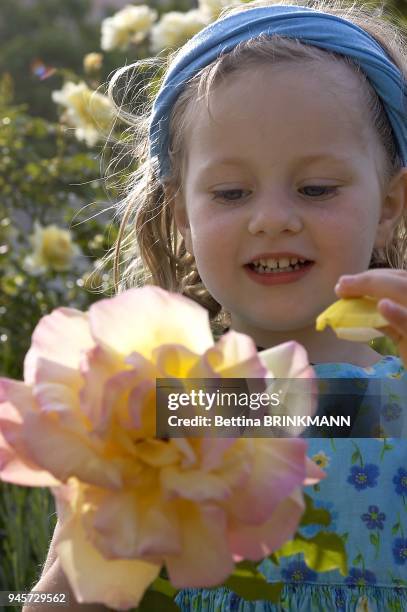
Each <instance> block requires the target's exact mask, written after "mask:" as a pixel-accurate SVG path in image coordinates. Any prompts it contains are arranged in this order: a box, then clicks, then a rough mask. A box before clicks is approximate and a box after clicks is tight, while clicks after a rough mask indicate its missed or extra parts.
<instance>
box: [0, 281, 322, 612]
mask: <svg viewBox="0 0 407 612" xmlns="http://www.w3.org/2000/svg"><path fill="white" fill-rule="evenodd" d="M275 372H278V375H279V376H285V377H286V378H288V377H305V378H310V377H312V376H313V371H312V369H311V368H310V367H309V365H308V361H307V356H306V353H305V351H304V349H303V348H302V347H301V346H299V345H298V344H296V343H294V342H289V343H287V344H284V345H280V346H279V347H276V349H269V350H267V351H264V352H263V353H261V354H258V353H257V351H256V347H255V345H254V343H253V341H252V340H251V339H250V338H248V337H247V336H245V335H243V334H239V333H236V332H233V331H231V332H229V333H227V334H225V335H224V336H223V337H222V338H221V340H220V341H219V342H218V343H217V344H214V342H213V338H212V334H211V331H210V326H209V321H208V315H207V312H206V311H205V310H204V309H203V308H201V307H200V306H198V305H197V304H195V303H194V302H192V301H190V300H188V299H186V298H184V297H182V296H180V295H177V294H169V293H167V292H166V291H164V290H162V289H159V288H155V287H146V288H143V289H132V290H129V291H127V292H125V293H122V294H120V295H119V296H116V297H114V298H111V299H105V300H101V301H99V302H97V303H96V304H94V305H92V306H91V307H90V309H89V311H88V312H87V313H82V312H80V311H77V310H74V309H71V308H59V309H57V310H55V311H54V312H53V313H51V314H50V315H48V316H45V317H44V318H43V319H42V320H41V321H40V322H39V324H38V326H37V327H36V329H35V331H34V334H33V337H32V345H31V348H30V350H29V351H28V353H27V355H26V358H25V362H24V382H17V381H13V380H10V379H5V378H3V379H0V477H1V479H3V480H4V481H8V482H14V483H16V484H20V485H30V486H46V487H51V488H52V492H53V493H54V495H55V498H56V502H57V509H58V516H59V523H60V529H59V535H58V541H57V553H58V556H59V559H60V562H61V565H62V568H63V570H64V572H65V574H66V576H67V578H68V580H69V582H70V585H71V587H72V589H73V592H74V594H75V597H76V598H77V600H78V601H79V602H100V603H103V604H105V605H107V606H110V607H112V608H115V609H123V610H125V609H128V608H131V607H134V606H137V605H138V603H139V601H140V600H141V598H142V596H143V594H144V592H145V590H146V589H147V588H148V586H149V585H150V584H151V582H152V581H154V579H155V578H156V577H157V576H158V574H159V572H160V569H161V567H162V566H163V565H165V566H166V568H167V572H168V575H169V578H170V581H171V583H172V584H173V585H174V586H175V587H177V588H181V587H203V586H207V587H208V586H215V585H217V584H220V583H222V582H223V581H224V580H225V579H226V578H227V577H228V576H229V574H230V573H231V572H232V571H233V567H234V563H235V562H236V561H238V560H240V559H242V558H245V559H251V560H260V559H262V558H264V557H265V556H266V555H268V554H270V553H271V552H272V551H273V550H275V549H277V548H279V547H280V546H281V545H282V544H283V543H284V542H285V541H286V540H287V539H289V538H290V537H291V536H292V535H293V533H294V532H295V530H296V527H297V525H298V522H299V519H300V517H301V514H302V512H303V510H304V503H303V498H302V485H304V484H311V483H314V482H316V481H317V480H319V479H320V478H321V477H322V476H323V472H321V470H320V469H319V468H318V467H317V466H315V464H313V463H312V462H311V461H310V460H309V459H307V458H306V442H305V441H304V440H301V439H263V438H253V439H246V438H239V439H234V438H228V439H226V438H225V439H223V438H178V439H175V438H174V439H168V440H162V439H157V438H155V382H156V378H165V377H172V378H174V377H175V378H209V377H213V376H216V377H222V376H223V377H225V376H227V377H245V378H263V377H264V378H266V377H267V378H271V377H273V375H274V374H275Z"/></svg>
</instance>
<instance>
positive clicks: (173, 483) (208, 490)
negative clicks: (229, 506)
mask: <svg viewBox="0 0 407 612" xmlns="http://www.w3.org/2000/svg"><path fill="white" fill-rule="evenodd" d="M160 476H161V486H162V487H163V490H164V492H166V493H167V494H168V496H169V498H170V499H171V498H172V497H173V496H179V497H183V498H184V499H191V500H194V501H197V502H202V501H207V500H222V499H226V498H227V497H229V496H230V494H231V490H230V487H229V486H228V484H227V482H225V481H224V480H222V479H221V478H219V476H216V475H215V474H208V473H204V472H202V470H191V469H190V470H187V471H181V470H179V469H177V468H175V467H173V466H168V467H164V468H163V469H162V470H161V474H160Z"/></svg>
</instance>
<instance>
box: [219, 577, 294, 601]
mask: <svg viewBox="0 0 407 612" xmlns="http://www.w3.org/2000/svg"><path fill="white" fill-rule="evenodd" d="M224 585H225V586H226V587H227V588H229V589H230V590H231V591H233V592H234V593H236V594H237V595H239V596H240V597H243V599H246V600H249V601H253V600H256V599H261V600H267V601H272V602H274V603H278V601H279V599H280V593H281V589H282V588H283V585H282V583H281V582H277V583H274V584H272V583H270V582H267V580H266V578H265V577H264V576H263V575H262V574H260V572H256V574H253V573H251V572H250V571H247V570H235V571H234V572H233V574H232V575H231V576H229V578H228V579H227V580H226V582H225V583H224Z"/></svg>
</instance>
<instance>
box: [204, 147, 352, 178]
mask: <svg viewBox="0 0 407 612" xmlns="http://www.w3.org/2000/svg"><path fill="white" fill-rule="evenodd" d="M319 161H333V162H336V163H340V164H348V163H349V162H350V156H344V155H334V154H333V153H330V152H329V151H327V152H326V153H317V154H312V155H304V156H303V157H299V158H297V159H296V164H295V165H296V167H297V166H303V165H305V164H311V163H317V162H319ZM245 163H247V160H246V159H244V158H243V157H220V158H219V159H216V158H214V159H212V160H210V161H208V162H207V163H206V164H202V166H201V167H200V174H203V173H204V172H207V171H208V170H211V169H212V168H214V167H215V168H216V167H218V166H238V165H242V164H245Z"/></svg>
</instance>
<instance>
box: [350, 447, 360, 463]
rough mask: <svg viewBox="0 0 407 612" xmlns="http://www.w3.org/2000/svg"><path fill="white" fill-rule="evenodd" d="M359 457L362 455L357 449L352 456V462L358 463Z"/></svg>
mask: <svg viewBox="0 0 407 612" xmlns="http://www.w3.org/2000/svg"><path fill="white" fill-rule="evenodd" d="M359 457H360V452H359V451H358V450H355V452H354V453H353V454H352V458H351V461H352V463H356V462H357V461H358V460H359Z"/></svg>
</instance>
